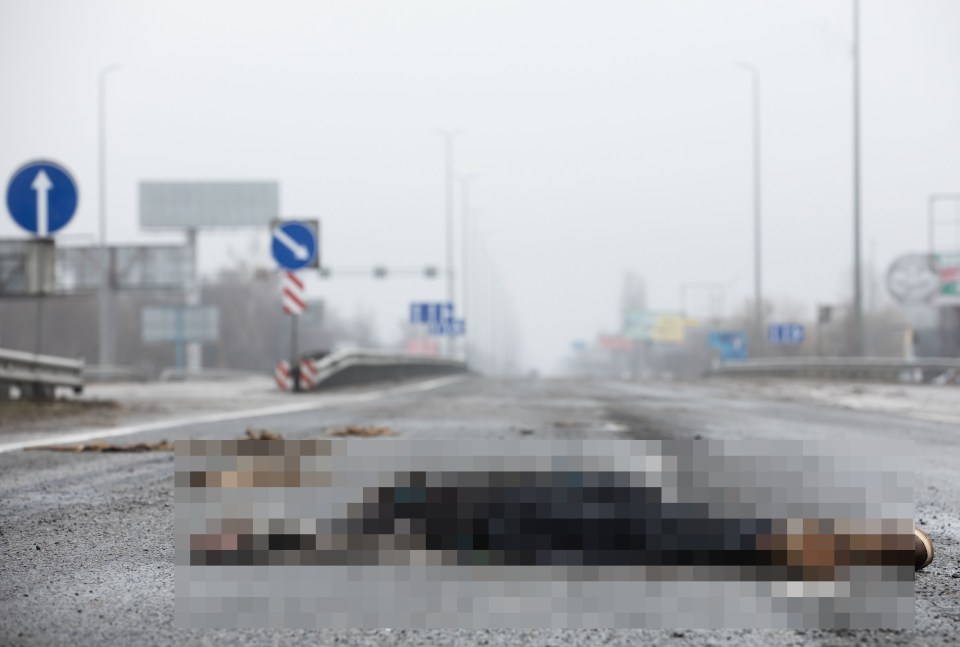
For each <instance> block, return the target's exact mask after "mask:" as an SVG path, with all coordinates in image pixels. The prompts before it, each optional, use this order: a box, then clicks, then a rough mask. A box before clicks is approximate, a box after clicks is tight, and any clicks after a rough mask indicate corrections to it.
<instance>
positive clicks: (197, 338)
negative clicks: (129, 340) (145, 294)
mask: <svg viewBox="0 0 960 647" xmlns="http://www.w3.org/2000/svg"><path fill="white" fill-rule="evenodd" d="M140 335H141V338H142V339H143V341H144V343H148V344H150V343H162V342H204V341H216V340H217V339H219V337H220V309H219V308H217V307H216V306H188V305H174V306H148V307H145V308H143V309H142V310H141V311H140Z"/></svg>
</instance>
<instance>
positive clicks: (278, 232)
mask: <svg viewBox="0 0 960 647" xmlns="http://www.w3.org/2000/svg"><path fill="white" fill-rule="evenodd" d="M271 249H272V251H273V258H274V260H276V261H277V264H278V265H279V266H280V267H282V268H283V269H285V270H291V271H293V270H301V269H303V268H305V267H311V266H312V267H316V263H315V261H316V260H317V236H316V234H315V233H314V229H312V228H311V227H310V226H309V225H307V224H306V223H303V222H298V221H295V220H290V221H287V222H283V223H280V224H279V225H277V226H275V227H274V228H273V244H272V246H271Z"/></svg>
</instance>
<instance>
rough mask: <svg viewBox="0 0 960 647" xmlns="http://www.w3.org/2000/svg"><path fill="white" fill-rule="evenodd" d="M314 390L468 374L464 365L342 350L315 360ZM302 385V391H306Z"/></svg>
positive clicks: (407, 355) (439, 359)
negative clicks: (429, 376) (423, 377)
mask: <svg viewBox="0 0 960 647" xmlns="http://www.w3.org/2000/svg"><path fill="white" fill-rule="evenodd" d="M314 364H315V366H316V373H315V377H314V387H313V388H314V389H317V388H326V387H332V386H349V385H358V384H369V383H373V382H381V381H387V380H401V379H407V378H411V377H421V376H427V375H441V374H451V373H466V372H467V371H468V370H469V369H468V368H467V365H466V363H465V362H461V361H458V360H452V359H445V358H442V357H434V356H431V355H417V354H413V353H398V352H391V351H378V350H358V349H353V350H342V351H334V352H332V353H330V354H329V355H325V356H323V357H322V358H320V359H318V360H315V362H314ZM303 386H304V385H303V384H301V389H303Z"/></svg>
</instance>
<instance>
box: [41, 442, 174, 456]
mask: <svg viewBox="0 0 960 647" xmlns="http://www.w3.org/2000/svg"><path fill="white" fill-rule="evenodd" d="M24 451H48V452H71V453H80V452H100V453H104V454H106V453H121V452H123V453H134V452H172V451H173V443H171V442H169V441H167V440H161V441H160V442H157V443H134V444H130V445H116V444H114V443H104V442H98V443H87V444H85V445H42V446H40V447H24Z"/></svg>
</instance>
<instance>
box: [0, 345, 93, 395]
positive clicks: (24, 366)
mask: <svg viewBox="0 0 960 647" xmlns="http://www.w3.org/2000/svg"><path fill="white" fill-rule="evenodd" d="M58 386H63V387H69V388H71V389H73V390H74V392H76V393H80V392H82V391H83V360H82V359H70V358H66V357H54V356H52V355H36V354H34V353H24V352H22V351H18V350H8V349H5V348H0V400H6V399H9V398H10V397H11V391H12V389H13V388H14V387H15V388H16V389H17V390H18V391H19V393H20V398H21V399H24V400H48V399H52V398H53V395H54V390H55V389H56V387H58Z"/></svg>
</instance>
